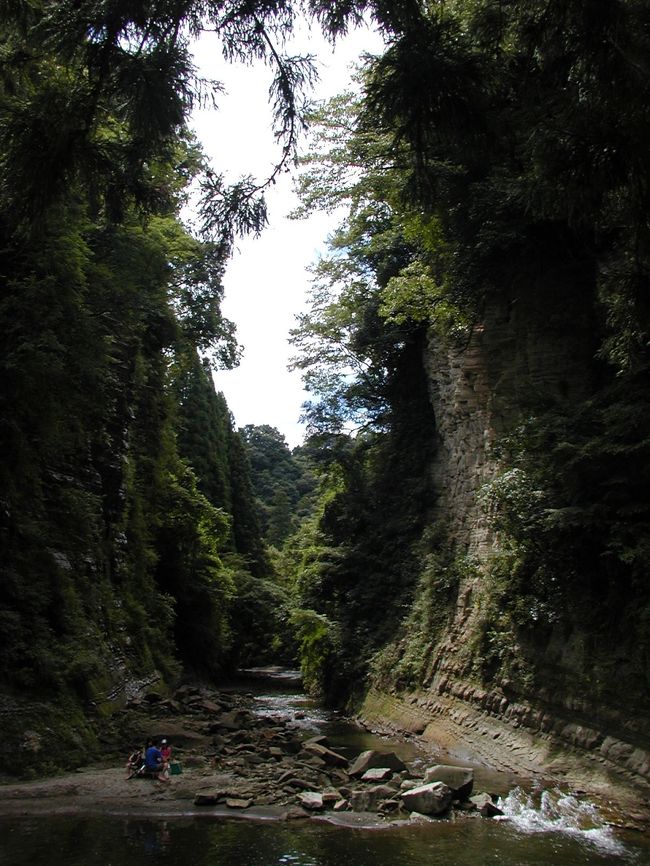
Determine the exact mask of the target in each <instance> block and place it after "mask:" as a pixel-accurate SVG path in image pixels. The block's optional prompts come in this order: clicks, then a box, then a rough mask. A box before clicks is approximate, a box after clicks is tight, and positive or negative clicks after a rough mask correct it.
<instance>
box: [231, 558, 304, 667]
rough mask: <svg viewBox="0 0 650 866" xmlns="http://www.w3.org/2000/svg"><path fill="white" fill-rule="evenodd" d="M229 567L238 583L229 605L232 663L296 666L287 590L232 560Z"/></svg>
mask: <svg viewBox="0 0 650 866" xmlns="http://www.w3.org/2000/svg"><path fill="white" fill-rule="evenodd" d="M228 564H229V566H230V567H231V569H232V573H233V581H234V584H235V594H234V597H233V599H232V601H231V603H230V619H231V629H232V652H231V657H230V660H229V661H230V664H231V665H233V666H235V665H236V666H238V667H246V666H250V665H259V664H264V663H274V664H278V663H285V664H293V663H294V662H295V656H296V647H295V640H294V634H293V630H292V628H291V627H290V604H291V600H290V597H289V595H288V593H287V591H286V590H285V589H283V588H282V587H281V586H279V585H278V583H277V582H275V581H273V580H270V579H263V578H257V577H253V575H251V573H250V572H249V571H248V570H247V569H246V568H245V567H243V564H242V563H239V565H237V563H236V562H232V561H231V560H230V559H229V560H228Z"/></svg>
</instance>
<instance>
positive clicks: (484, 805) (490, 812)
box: [469, 794, 503, 818]
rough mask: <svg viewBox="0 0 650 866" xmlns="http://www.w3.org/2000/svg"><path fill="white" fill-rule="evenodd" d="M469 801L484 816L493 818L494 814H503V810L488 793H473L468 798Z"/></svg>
mask: <svg viewBox="0 0 650 866" xmlns="http://www.w3.org/2000/svg"><path fill="white" fill-rule="evenodd" d="M469 801H470V803H473V804H474V805H475V806H476V808H477V809H478V811H479V812H480V813H481V815H482V816H483V817H484V818H494V817H495V816H496V815H503V812H502V811H501V809H499V807H498V806H497V804H496V803H495V802H494V800H493V799H492V797H491V796H490V795H489V794H475V795H474V796H473V797H470V798H469Z"/></svg>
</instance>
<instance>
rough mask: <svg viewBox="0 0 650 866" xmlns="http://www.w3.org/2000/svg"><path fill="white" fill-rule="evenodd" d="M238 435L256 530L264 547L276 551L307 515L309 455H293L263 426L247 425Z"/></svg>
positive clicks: (277, 434) (311, 487)
mask: <svg viewBox="0 0 650 866" xmlns="http://www.w3.org/2000/svg"><path fill="white" fill-rule="evenodd" d="M240 433H241V435H242V437H243V440H244V443H245V446H246V453H247V455H248V459H249V461H250V467H251V481H252V484H253V489H254V492H255V496H256V499H257V509H258V515H259V522H260V527H261V530H262V533H263V535H264V536H265V539H266V541H267V543H268V544H270V545H271V546H274V547H276V548H280V547H281V546H282V544H283V542H284V541H285V539H286V538H288V536H289V535H290V534H291V533H292V532H293V531H294V530H295V529H296V528H297V522H298V520H299V519H300V518H301V517H304V516H306V514H308V512H309V507H310V506H309V503H310V499H311V494H312V492H313V490H314V488H315V486H316V478H315V476H314V474H313V472H312V470H311V467H310V461H309V455H308V453H306V452H305V451H304V450H302V451H301V449H299V448H298V449H295V450H294V451H293V452H291V451H290V450H289V447H288V445H287V443H286V441H285V438H284V436H283V435H282V434H281V433H280V432H279V431H278V430H276V429H275V428H274V427H269V426H268V425H267V424H264V425H261V426H255V425H253V424H248V425H247V426H246V427H244V428H243V429H242V430H240Z"/></svg>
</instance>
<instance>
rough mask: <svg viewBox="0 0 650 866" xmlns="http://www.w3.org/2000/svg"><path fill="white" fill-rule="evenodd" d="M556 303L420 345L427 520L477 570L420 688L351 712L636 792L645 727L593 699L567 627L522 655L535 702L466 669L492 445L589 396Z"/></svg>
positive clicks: (487, 549) (505, 309) (648, 767)
mask: <svg viewBox="0 0 650 866" xmlns="http://www.w3.org/2000/svg"><path fill="white" fill-rule="evenodd" d="M574 288H575V287H574ZM575 294H576V293H575V291H574V293H573V297H574V299H575V300H576V301H577V300H578V299H576V298H575ZM567 297H569V292H568V291H567V292H564V291H563V289H562V280H558V281H557V282H555V283H554V284H553V285H552V287H551V288H550V289H549V287H548V286H544V285H537V286H533V287H528V288H523V289H521V290H519V291H517V289H516V288H515V289H513V290H512V292H511V293H510V294H509V295H508V296H503V297H501V298H499V299H497V300H495V301H493V302H492V303H491V304H490V306H489V307H488V308H487V309H486V311H485V315H484V317H483V320H482V321H481V322H480V323H478V324H476V325H475V326H474V328H473V329H472V332H471V335H470V337H469V339H468V341H467V343H466V345H464V346H450V345H449V343H448V341H445V340H444V339H441V338H440V337H438V336H437V335H436V334H434V333H431V335H430V339H429V344H428V349H427V352H426V358H425V366H426V370H427V374H428V379H429V383H430V395H431V402H432V406H433V409H434V413H435V419H436V430H435V435H436V437H437V439H438V441H437V449H436V459H435V464H434V465H433V466H432V473H433V479H434V484H435V487H436V494H437V508H436V513H435V514H434V515H433V519H434V520H436V521H441V522H443V523H444V524H445V526H446V527H447V533H448V537H449V538H450V540H451V542H452V544H453V546H454V549H455V550H456V552H457V553H458V554H459V555H461V556H463V555H469V556H470V557H473V558H474V559H475V561H476V562H477V563H478V565H479V567H478V569H477V570H468V572H467V574H466V576H465V577H464V578H463V580H462V581H461V584H460V586H459V590H458V595H457V602H456V609H455V613H454V614H453V616H452V621H451V623H450V626H449V628H448V629H447V631H446V633H445V635H444V636H443V638H442V640H441V641H439V642H438V643H437V645H436V647H435V648H434V650H433V653H432V661H431V663H430V665H429V667H428V673H427V676H426V679H425V682H424V683H423V684H422V686H423V688H422V691H419V692H417V693H414V694H411V695H406V696H405V695H402V696H396V695H392V696H388V695H385V694H384V695H381V694H378V693H377V692H371V693H370V695H369V696H368V698H367V701H366V705H365V707H364V710H363V712H362V714H361V715H362V717H363V718H365V719H366V721H369V722H370V723H372V724H375V725H377V724H378V722H379V721H380V719H381V718H382V717H383V719H384V720H387V719H392V721H393V723H394V725H396V726H397V727H400V726H401V727H402V728H403V729H404V730H410V731H411V732H413V731H416V732H417V733H419V734H421V735H422V736H424V737H425V738H426V739H428V740H430V741H432V742H436V743H437V744H438V745H440V746H442V747H445V748H451V749H452V751H453V750H454V747H455V751H457V752H458V753H459V754H462V753H463V750H465V751H466V752H467V753H469V754H473V755H475V756H477V757H479V758H482V759H484V760H485V761H486V762H487V763H492V764H493V765H494V766H499V767H502V768H504V769H509V770H515V771H516V770H519V771H524V772H529V773H535V772H539V771H540V770H542V769H544V768H545V769H546V770H548V771H549V772H550V773H551V774H553V773H557V774H558V777H559V778H561V777H562V774H565V775H567V777H570V776H573V777H575V778H580V776H581V774H582V776H583V777H584V776H585V775H589V774H591V775H593V774H594V773H596V774H601V776H602V777H603V778H604V777H605V774H606V773H619V774H621V777H622V778H624V779H625V780H627V781H630V780H633V781H636V782H645V781H650V741H649V740H648V739H647V737H646V736H645V725H644V723H643V720H642V719H635V718H633V716H632V717H631V716H630V713H629V711H628V712H627V714H626V713H625V712H622V711H621V708H620V707H619V706H603V705H602V703H601V702H599V701H598V700H595V699H594V698H593V697H592V695H591V693H590V692H589V691H588V690H587V687H586V685H585V684H588V683H589V682H590V679H591V678H592V676H593V671H591V670H590V669H589V665H590V663H591V661H590V654H589V653H588V652H584V646H585V643H586V640H585V636H584V635H581V634H580V632H579V631H578V630H574V631H573V632H572V633H568V634H567V633H562V634H559V633H555V632H553V631H552V630H551V631H550V633H547V634H546V635H545V636H544V637H543V639H542V640H541V641H540V642H539V644H538V645H535V646H533V647H532V648H531V647H528V648H527V650H528V657H529V658H528V660H529V661H530V658H531V657H532V659H533V663H534V664H535V668H536V673H537V674H538V676H537V677H536V680H537V681H538V682H542V683H545V684H548V685H547V687H546V688H544V689H543V690H542V691H539V690H538V691H536V692H533V693H531V692H532V689H529V690H525V689H523V688H522V687H521V685H520V684H517V685H513V684H512V683H511V682H509V681H508V679H507V677H506V676H504V675H499V673H497V675H496V677H495V678H494V681H493V682H491V683H490V684H489V686H487V687H485V686H484V684H482V683H480V682H478V681H477V680H478V678H477V676H476V675H475V674H474V673H473V668H472V659H471V650H469V651H468V646H469V645H470V642H471V637H472V633H473V629H474V627H475V624H476V620H477V618H478V617H479V616H480V615H481V611H480V607H481V603H482V601H484V598H485V592H489V587H486V586H485V585H484V583H485V576H484V572H483V571H482V568H481V566H482V565H484V564H485V562H486V560H487V558H489V556H490V554H492V553H494V552H496V551H497V550H498V546H499V540H498V537H496V536H495V534H494V532H493V530H492V529H491V525H490V519H489V515H488V514H486V513H485V510H484V507H483V506H482V504H481V501H480V490H481V488H482V487H483V485H485V484H486V483H489V482H490V481H491V480H492V479H493V478H495V477H496V475H497V473H499V472H501V471H503V469H504V468H506V467H503V466H501V465H500V464H499V462H498V460H497V458H496V456H495V455H494V452H493V450H492V446H493V445H494V444H495V443H496V442H498V440H499V438H500V437H501V436H503V435H504V434H507V433H508V432H509V431H510V430H512V429H513V427H514V426H516V425H517V423H518V422H519V421H520V420H522V419H523V418H525V417H527V416H528V415H530V414H532V410H531V407H532V406H534V405H535V403H536V401H537V400H538V398H539V399H544V400H545V401H546V402H548V399H549V398H550V399H551V400H555V401H559V402H562V401H576V400H581V399H584V398H585V397H586V396H587V395H588V393H589V389H590V388H591V387H592V378H593V370H594V366H593V358H594V351H595V346H594V333H595V329H594V327H593V322H592V321H591V320H590V317H589V314H586V313H585V312H584V311H585V310H588V309H590V307H591V305H590V304H585V303H584V302H583V301H584V299H582V300H581V301H580V302H579V303H578V302H576V303H575V304H574V305H571V304H569V303H568V301H567ZM580 310H581V311H582V312H580ZM581 647H582V649H583V651H581V650H580V648H581ZM386 701H388V704H387V703H386ZM463 744H464V745H463ZM577 767H579V768H580V769H579V770H576V768H577Z"/></svg>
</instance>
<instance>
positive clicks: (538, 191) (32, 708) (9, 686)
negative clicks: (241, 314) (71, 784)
mask: <svg viewBox="0 0 650 866" xmlns="http://www.w3.org/2000/svg"><path fill="white" fill-rule="evenodd" d="M299 15H306V16H307V17H309V18H311V20H312V21H316V22H317V24H318V25H319V26H320V27H321V28H322V29H323V31H324V32H325V33H326V35H328V36H329V37H330V38H332V39H333V40H334V41H335V40H336V38H337V37H338V36H340V35H341V34H343V33H344V32H345V31H346V30H347V29H348V28H350V27H353V26H355V24H356V23H358V22H359V21H360V20H361V18H362V17H363V16H364V15H365V16H366V19H367V20H370V21H371V22H372V23H373V24H374V25H375V26H377V27H378V28H379V29H380V30H381V32H382V33H383V35H384V36H385V39H386V50H385V52H384V53H383V55H382V56H380V57H376V58H366V61H365V62H364V64H363V68H362V69H361V70H360V71H359V79H360V83H361V87H362V89H361V93H360V94H359V95H353V94H341V95H339V96H338V97H337V98H335V99H333V100H332V101H330V102H329V103H328V104H326V105H321V106H318V107H316V108H315V110H313V111H312V112H311V113H310V114H309V115H308V114H307V109H308V106H307V103H306V101H305V99H306V96H307V94H308V89H309V84H310V82H311V81H312V79H313V66H312V64H311V63H310V61H309V60H308V59H306V58H297V57H288V56H285V55H284V54H283V53H282V41H283V38H284V36H287V35H289V34H290V33H291V31H292V28H293V27H294V24H295V21H296V18H297V16H299ZM0 18H1V21H2V24H3V28H2V31H1V32H2V35H1V36H0V71H1V72H2V75H1V76H0V233H1V234H2V244H1V245H0V280H1V281H2V296H1V298H0V317H1V320H2V328H3V349H2V356H1V359H0V364H1V368H2V369H1V374H0V375H1V382H0V386H1V392H0V399H1V400H2V411H1V416H0V430H1V432H0V436H1V437H2V450H3V461H2V468H1V469H0V473H1V478H2V480H1V482H0V521H1V523H0V545H1V555H2V568H3V573H2V583H1V585H0V642H1V646H0V650H1V652H2V656H3V658H4V659H6V660H7V661H6V663H5V666H4V668H3V671H2V672H0V678H1V685H2V689H3V695H5V696H6V697H4V698H3V701H2V702H1V703H0V713H1V714H2V721H3V723H6V724H4V727H3V729H6V730H7V731H8V732H9V733H10V735H11V736H12V737H13V738H14V741H15V742H16V743H17V744H18V751H17V754H20V755H22V756H23V757H25V749H27V748H28V747H27V746H25V749H23V752H21V751H20V749H21V748H23V745H24V743H23V741H22V740H21V737H23V734H24V731H25V729H26V726H30V727H31V728H33V729H34V730H35V731H36V733H37V734H38V732H39V730H41V728H42V724H41V728H39V724H40V723H39V718H45V717H46V718H47V720H48V724H50V725H52V724H55V723H57V724H58V725H59V727H58V728H57V730H58V731H59V732H60V736H59V738H58V739H59V741H60V744H61V753H60V755H56V756H53V760H54V761H55V762H56V761H59V763H62V762H65V761H67V762H70V763H74V762H75V761H77V760H80V758H81V756H82V755H83V754H84V752H85V751H86V750H87V749H89V748H91V747H92V743H93V736H94V733H93V731H94V728H93V724H92V723H91V722H90V721H89V720H91V719H92V718H93V714H94V715H95V717H97V716H98V715H101V713H103V712H106V711H107V701H108V699H110V701H115V700H117V699H118V698H119V697H120V696H124V694H126V693H128V692H129V691H130V690H137V689H138V688H141V687H142V686H144V685H146V684H147V683H149V682H153V681H154V680H157V681H159V682H162V683H163V684H165V683H170V682H173V681H174V680H175V679H176V678H178V677H179V676H180V675H181V672H185V673H190V672H191V673H196V674H199V675H202V676H210V677H217V676H220V675H222V673H223V671H224V670H227V669H228V668H229V667H231V666H233V665H235V664H237V663H240V662H244V663H246V662H249V661H251V660H255V659H262V658H269V659H270V658H276V659H281V660H290V659H292V656H293V653H294V652H296V651H297V656H298V659H299V661H300V664H301V666H302V669H303V674H304V677H305V683H306V685H307V687H308V688H309V689H311V690H312V691H314V692H319V693H320V694H322V695H324V696H325V697H326V698H327V699H328V700H329V701H331V702H332V703H337V704H339V705H347V706H356V705H358V703H359V701H362V700H363V698H364V696H365V695H366V694H367V693H368V690H369V689H371V690H373V691H374V693H383V694H388V693H389V694H391V695H392V696H393V697H395V699H396V700H397V698H399V696H404V695H406V696H409V695H412V696H413V700H410V704H409V705H410V706H412V707H418V706H422V707H425V708H428V710H427V712H428V711H429V710H430V715H429V716H428V717H427V720H428V722H429V723H430V721H431V718H432V717H434V716H435V717H437V718H442V717H444V718H445V719H449V718H452V717H453V711H454V709H455V708H457V705H462V708H463V709H462V713H473V712H476V713H484V714H485V713H487V714H492V715H494V716H496V717H498V718H499V719H500V720H501V721H505V723H507V724H511V723H512V724H511V727H512V730H518V729H526V730H530V731H532V732H533V733H534V735H535V736H536V737H538V739H539V740H540V741H541V739H543V738H549V737H550V738H555V739H554V740H553V742H554V743H560V744H564V745H568V746H569V747H570V748H574V747H575V748H582V749H583V750H587V751H589V750H592V751H593V750H596V751H597V758H598V760H599V761H601V763H602V762H604V761H609V762H611V763H612V766H614V765H616V766H617V767H619V769H620V768H623V769H624V770H625V771H626V772H628V773H631V774H632V775H636V776H638V777H641V776H644V775H645V776H648V774H649V773H650V771H648V767H650V741H648V740H647V734H646V733H645V731H644V723H645V721H647V717H648V712H649V710H650V705H649V704H648V691H649V690H648V686H649V685H650V683H649V680H650V590H649V586H650V584H649V582H648V561H649V554H650V506H649V505H648V496H647V490H648V483H649V481H650V479H649V477H648V472H649V467H650V399H649V393H648V384H647V383H648V372H649V370H648V367H649V347H650V337H649V334H650V295H649V292H648V283H649V278H650V225H649V223H648V213H650V200H649V197H650V172H649V168H650V165H649V160H650V155H649V152H648V148H647V142H648V140H650V114H649V113H648V110H647V106H648V103H649V101H650V100H649V97H650V68H649V66H648V60H647V58H648V56H650V51H649V49H650V7H648V4H647V3H645V2H640V0H604V2H590V0H567V2H564V3H545V4H540V3H538V2H533V0H530V2H528V0H525V2H499V3H495V2H492V0H473V2H469V0H456V2H445V3H436V2H434V3H423V2H416V0H398V2H395V3H389V4H386V3H379V2H363V0H359V2H354V0H352V2H349V0H345V2H338V0H335V2H324V0H310V2H304V3H291V2H284V0H283V2H278V3H273V4H269V3H267V2H261V0H260V2H258V0H253V2H250V3H245V4H241V3H235V2H216V3H212V4H208V5H205V4H202V5H200V6H197V5H192V4H189V5H186V6H184V7H182V8H180V7H177V6H168V5H165V4H164V3H163V5H162V6H160V5H159V6H157V7H156V8H155V9H154V8H149V7H146V6H133V5H131V6H129V5H127V6H124V5H122V6H119V7H118V6H116V5H115V4H113V5H111V4H110V3H109V4H108V5H106V4H104V5H102V6H98V5H93V4H92V3H89V4H86V5H85V6H79V5H78V4H75V3H71V2H67V0H57V2H54V3H49V4H41V3H39V2H35V3H30V4H29V5H25V4H21V3H17V4H10V5H9V6H5V7H3V10H2V12H1V13H0ZM203 30H210V31H213V32H214V33H215V34H216V36H215V39H218V41H219V45H220V47H221V48H222V50H223V52H224V55H225V56H226V58H227V59H233V60H236V59H239V60H244V61H245V62H261V63H263V64H266V65H267V66H268V67H269V75H270V77H271V99H272V103H273V106H274V132H275V134H276V137H277V139H278V143H279V156H278V164H277V166H276V167H275V168H274V169H273V171H272V172H271V175H270V177H269V178H267V179H266V180H262V181H259V182H258V181H255V180H254V179H252V178H244V179H242V180H241V181H239V182H237V183H234V184H232V185H230V186H229V185H227V184H226V183H225V181H224V179H223V177H222V176H221V175H220V174H218V170H217V169H218V167H217V168H215V167H213V166H210V165H207V163H206V161H205V159H204V157H203V156H202V154H201V152H200V149H199V148H198V146H197V144H196V142H195V140H194V139H193V137H192V135H191V133H190V131H189V129H188V126H187V119H188V116H189V112H190V111H191V108H192V107H193V106H194V105H196V104H198V103H199V102H209V101H210V99H211V98H213V97H214V98H215V99H216V102H218V93H219V86H218V85H215V84H214V83H210V82H205V81H201V80H199V79H198V78H197V77H196V74H195V72H194V70H193V68H192V66H191V60H190V54H189V45H190V41H191V39H192V38H193V37H195V36H197V35H198V34H199V33H201V32H202V31H203ZM307 120H308V121H309V124H310V128H311V132H310V136H311V138H310V141H309V146H308V148H307V149H306V151H305V152H306V153H307V156H305V157H303V159H302V160H301V161H302V166H303V167H302V171H301V176H300V181H299V185H300V192H301V201H302V204H301V207H300V208H299V213H298V214H297V216H300V214H301V213H303V214H306V213H310V212H312V211H315V210H319V209H326V210H333V209H335V208H339V207H344V208H346V212H347V217H346V218H345V219H344V220H343V222H342V224H341V226H340V228H339V230H338V231H337V232H336V233H335V234H334V235H333V237H332V238H331V239H330V254H329V255H326V256H324V257H323V258H322V259H321V260H320V261H319V262H318V263H317V264H316V265H315V268H314V282H313V285H312V290H311V303H310V305H309V308H308V309H307V310H306V312H304V313H303V314H302V315H301V316H300V317H299V320H298V322H297V325H296V328H295V329H294V331H293V333H292V337H291V340H292V343H293V347H294V352H295V357H294V361H293V364H294V367H295V368H296V369H299V370H301V372H302V374H303V376H304V381H305V385H306V387H307V388H308V390H309V391H310V394H311V399H310V402H309V404H308V405H307V406H306V407H305V420H306V422H307V424H308V434H309V435H308V439H307V442H306V444H305V445H304V446H303V447H302V448H300V449H294V450H293V451H290V450H289V449H288V447H287V446H286V443H285V442H284V440H283V437H282V436H281V434H279V433H278V431H276V430H274V429H273V428H271V427H266V426H260V427H249V428H245V429H244V430H243V431H239V432H237V431H235V430H234V427H233V422H232V418H231V416H230V413H229V411H228V407H227V405H226V404H225V401H224V400H223V397H222V396H221V395H219V394H217V393H215V391H214V387H213V385H212V381H211V369H213V368H214V367H229V366H233V365H234V364H236V363H237V360H238V355H239V348H238V346H237V343H236V338H235V333H234V325H233V324H232V323H230V322H228V321H227V320H225V319H224V318H223V316H222V314H221V310H220V301H221V298H222V295H223V275H224V268H225V264H226V262H227V260H228V257H229V255H230V252H231V250H232V247H233V243H234V240H235V238H236V236H237V235H238V234H239V233H243V232H253V233H255V232H258V231H260V230H261V229H262V228H263V227H264V224H265V222H266V210H265V205H264V199H263V193H264V188H265V186H266V185H268V184H269V183H272V182H273V180H274V179H275V177H277V175H278V173H279V172H281V171H283V170H284V169H285V168H287V167H288V165H289V164H290V163H291V161H292V160H293V159H294V158H295V157H296V154H297V143H298V135H299V133H300V131H301V130H302V129H303V122H304V121H307ZM190 200H191V201H192V204H193V212H194V213H195V214H196V219H195V221H194V224H193V225H192V226H191V227H188V226H187V225H184V224H183V223H182V222H181V220H180V213H181V210H182V208H183V207H184V206H185V205H186V204H187V203H188V202H189V201H190ZM110 701H108V702H109V703H110ZM44 706H45V707H47V710H46V711H44V710H43V707H44ZM17 709H20V710H21V715H20V721H19V722H16V726H15V727H14V728H13V729H12V728H11V727H10V725H11V724H12V723H13V720H14V719H15V718H18V715H17ZM422 712H423V713H424V712H425V710H422ZM57 713H59V716H58V717H57ZM462 713H461V715H462ZM436 714H437V715H436ZM57 719H58V722H57ZM71 719H72V720H74V727H75V732H74V735H73V734H72V733H71V722H70V720H71ZM419 723H420V722H418V724H419ZM450 723H451V722H450ZM66 725H67V726H68V728H66ZM66 731H67V734H66ZM25 742H27V740H25ZM28 742H29V743H31V744H32V745H33V743H34V742H37V739H36V740H34V738H33V737H30V738H29V740H28ZM535 742H537V740H536V741H535ZM29 748H31V746H29ZM495 748H498V744H497V745H496V746H495ZM644 756H647V760H646V757H644ZM601 759H602V760H601ZM21 760H22V758H21ZM25 761H27V758H25ZM27 762H28V761H27ZM17 763H20V761H17Z"/></svg>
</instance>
